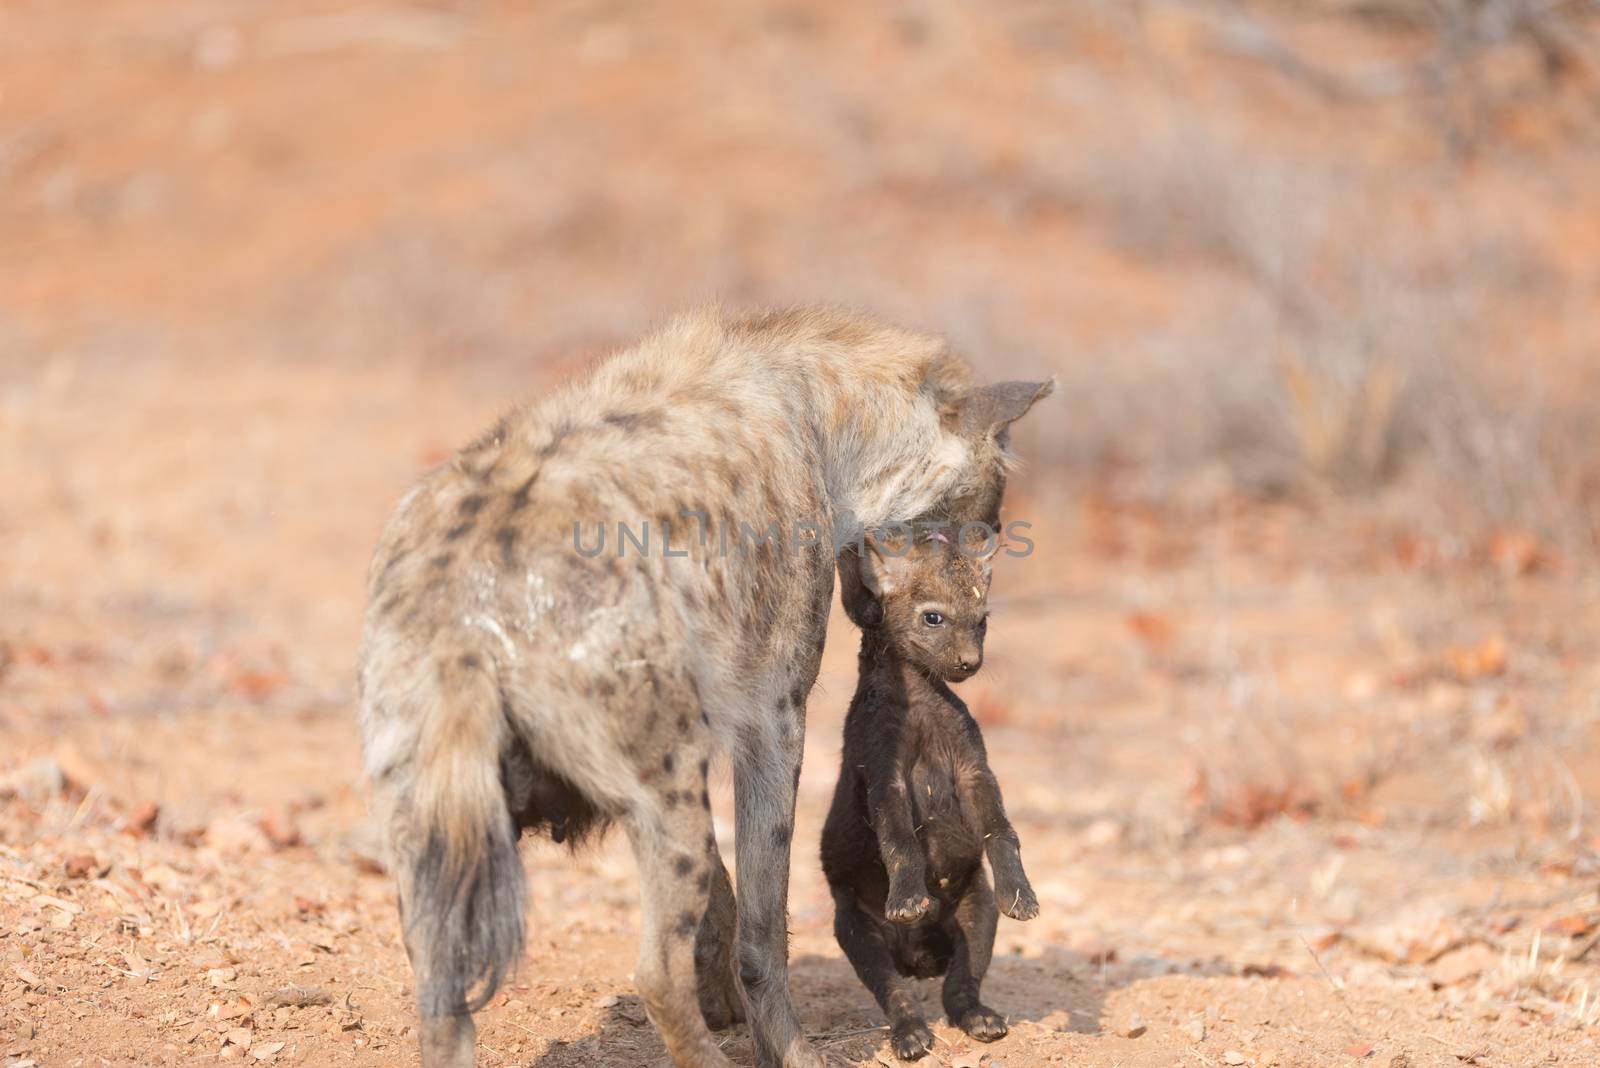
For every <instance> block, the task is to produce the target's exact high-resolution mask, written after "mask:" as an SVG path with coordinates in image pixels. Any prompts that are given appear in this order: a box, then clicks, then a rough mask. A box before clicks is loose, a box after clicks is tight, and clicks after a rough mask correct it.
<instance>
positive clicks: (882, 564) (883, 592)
mask: <svg viewBox="0 0 1600 1068" xmlns="http://www.w3.org/2000/svg"><path fill="white" fill-rule="evenodd" d="M913 548H914V546H913V545H912V544H911V539H910V537H909V536H903V535H897V534H896V533H893V532H885V533H881V534H868V535H867V536H866V537H864V538H862V539H861V568H860V574H861V585H862V586H864V587H865V588H866V590H867V592H868V593H870V594H872V596H874V597H876V598H879V599H880V600H881V599H882V598H884V597H887V596H889V594H891V593H893V592H894V591H895V589H896V587H898V586H899V585H900V584H901V583H902V582H903V581H904V580H905V575H906V572H907V571H908V570H910V567H911V552H912V549H913Z"/></svg>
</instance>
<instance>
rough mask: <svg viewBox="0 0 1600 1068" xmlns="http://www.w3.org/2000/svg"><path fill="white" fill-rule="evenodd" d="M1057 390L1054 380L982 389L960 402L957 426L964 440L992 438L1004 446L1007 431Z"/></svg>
mask: <svg viewBox="0 0 1600 1068" xmlns="http://www.w3.org/2000/svg"><path fill="white" fill-rule="evenodd" d="M1055 388H1056V380H1055V379H1054V378H1047V379H1045V380H1044V381H1043V382H995V383H992V384H990V385H987V386H979V387H978V388H976V389H974V390H973V391H972V392H971V393H968V394H967V395H966V396H965V397H963V398H962V399H961V400H960V401H959V402H958V403H957V405H956V410H955V416H956V425H957V427H958V428H959V431H960V433H961V436H962V437H965V438H968V439H970V440H973V441H982V440H984V439H988V438H992V439H994V440H996V441H998V442H1000V443H1001V444H1002V445H1003V444H1005V439H1006V430H1007V428H1009V427H1010V426H1011V424H1012V423H1014V422H1016V421H1017V420H1018V419H1021V418H1022V417H1023V416H1024V415H1027V414H1028V409H1029V408H1032V407H1033V406H1034V404H1035V403H1037V402H1038V401H1040V400H1042V399H1043V398H1045V397H1048V396H1049V395H1050V393H1051V392H1052V391H1053V390H1054V389H1055Z"/></svg>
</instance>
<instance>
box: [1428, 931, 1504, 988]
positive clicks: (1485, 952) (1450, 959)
mask: <svg viewBox="0 0 1600 1068" xmlns="http://www.w3.org/2000/svg"><path fill="white" fill-rule="evenodd" d="M1499 961H1500V955H1499V954H1498V953H1496V952H1495V951H1494V950H1493V949H1491V948H1489V947H1488V946H1486V945H1484V944H1483V943H1482V942H1474V943H1472V944H1471V945H1467V946H1462V947H1461V948H1460V949H1452V950H1451V951H1450V952H1448V953H1446V954H1445V955H1444V956H1442V957H1440V958H1439V959H1438V960H1436V961H1434V962H1433V967H1431V968H1429V969H1428V978H1429V979H1431V980H1432V981H1433V985H1434V986H1456V985H1458V984H1460V983H1465V982H1469V981H1470V980H1473V979H1476V978H1477V977H1478V976H1480V975H1482V974H1483V973H1484V972H1486V971H1488V970H1489V969H1490V968H1493V967H1494V966H1495V965H1496V964H1498V963H1499Z"/></svg>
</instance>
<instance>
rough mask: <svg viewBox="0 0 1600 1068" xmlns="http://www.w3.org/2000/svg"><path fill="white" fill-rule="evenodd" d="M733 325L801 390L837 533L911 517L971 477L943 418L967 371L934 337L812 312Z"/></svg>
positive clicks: (961, 445)
mask: <svg viewBox="0 0 1600 1068" xmlns="http://www.w3.org/2000/svg"><path fill="white" fill-rule="evenodd" d="M739 329H741V330H743V331H745V333H746V334H747V335H749V337H750V340H751V341H752V342H753V343H755V344H757V345H761V346H763V347H764V348H766V352H767V354H768V358H769V359H771V360H772V365H771V366H772V369H773V370H774V371H776V372H778V377H779V379H780V380H782V381H783V383H784V386H783V388H784V389H785V390H792V391H795V392H796V393H798V394H800V395H801V396H803V397H804V398H805V404H804V409H805V412H806V414H807V416H808V417H809V425H808V426H807V427H806V432H807V433H809V434H811V435H813V436H814V438H813V444H814V446H815V450H816V455H817V457H818V458H819V459H820V461H821V464H822V468H823V477H824V481H825V484H826V489H827V494H828V498H829V500H828V504H829V506H830V509H831V511H832V513H833V518H834V524H835V534H836V535H843V536H844V537H846V538H854V537H855V536H857V535H859V534H860V532H861V531H862V530H864V529H867V528H870V527H874V526H880V525H883V524H885V523H892V522H903V521H907V520H911V519H914V518H917V517H919V516H921V515H923V514H924V513H926V512H928V511H930V510H931V509H933V508H935V507H936V506H937V505H938V504H939V503H940V502H941V501H942V500H944V499H945V498H946V497H947V496H949V495H951V494H952V493H955V492H958V491H959V490H960V488H961V486H962V485H963V483H964V481H965V480H967V479H968V478H970V475H971V471H970V468H971V466H972V459H973V451H972V447H971V445H970V443H968V442H967V441H966V440H965V439H964V438H963V437H961V436H960V435H959V434H957V433H955V432H954V431H953V430H952V429H951V428H950V425H949V424H950V423H951V419H950V414H951V412H952V411H953V405H954V404H955V403H956V401H957V400H958V399H959V398H960V397H961V395H962V394H963V393H964V392H965V391H966V390H967V389H968V388H969V386H970V381H969V375H968V371H967V367H966V365H965V364H964V363H962V361H961V360H960V359H958V358H957V357H955V356H954V355H953V354H952V353H950V351H949V349H948V348H947V347H946V346H945V344H944V343H943V342H942V341H940V340H939V339H937V338H933V337H929V336H927V335H923V334H915V333H911V332H909V331H904V330H898V329H895V328H892V327H886V326H883V325H881V324H878V323H874V322H872V321H870V320H866V319H860V318H855V317H850V316H844V315H839V314H835V313H829V312H816V311H808V312H799V313H785V314H783V315H779V316H775V317H760V318H758V319H754V320H746V321H743V322H742V323H741V325H740V327H739Z"/></svg>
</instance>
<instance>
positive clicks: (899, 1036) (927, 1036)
mask: <svg viewBox="0 0 1600 1068" xmlns="http://www.w3.org/2000/svg"><path fill="white" fill-rule="evenodd" d="M889 1044H890V1045H891V1046H893V1047H894V1055H895V1056H896V1057H899V1058H900V1059H901V1060H903V1061H914V1060H918V1059H920V1058H922V1057H923V1056H925V1055H927V1053H928V1052H929V1051H930V1050H932V1049H933V1032H932V1031H930V1030H928V1025H927V1024H925V1023H923V1022H922V1021H921V1020H909V1021H904V1022H902V1023H897V1024H894V1025H893V1026H891V1027H890V1029H889Z"/></svg>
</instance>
